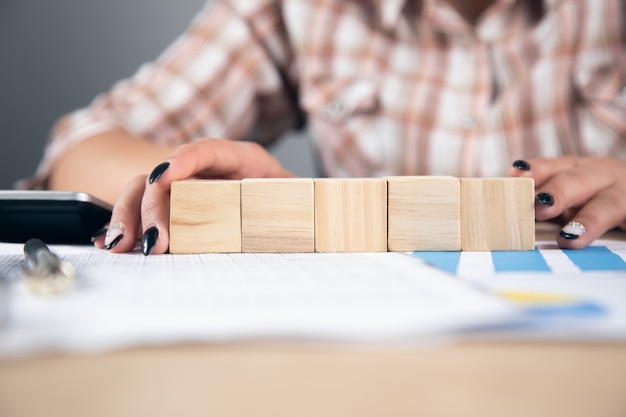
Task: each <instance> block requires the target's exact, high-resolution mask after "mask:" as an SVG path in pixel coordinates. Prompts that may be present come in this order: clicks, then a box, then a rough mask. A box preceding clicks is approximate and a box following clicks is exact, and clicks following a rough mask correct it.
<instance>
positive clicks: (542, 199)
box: [535, 165, 613, 220]
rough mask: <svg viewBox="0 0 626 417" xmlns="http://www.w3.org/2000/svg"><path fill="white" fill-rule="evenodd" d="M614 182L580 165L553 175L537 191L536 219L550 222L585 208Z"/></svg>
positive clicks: (608, 177) (589, 167)
mask: <svg viewBox="0 0 626 417" xmlns="http://www.w3.org/2000/svg"><path fill="white" fill-rule="evenodd" d="M612 181H613V179H612V178H611V177H610V176H607V175H602V174H601V173H598V172H597V169H593V168H592V167H591V166H589V165H578V166H576V167H574V168H569V169H565V170H563V171H560V172H558V173H555V174H553V175H552V176H551V177H550V178H549V179H548V180H546V181H545V182H544V183H543V184H542V185H541V186H540V187H538V188H537V194H536V205H535V217H536V218H537V220H548V219H552V218H554V217H557V216H559V215H560V214H562V213H564V212H566V211H567V210H570V209H572V208H577V207H582V206H583V205H584V204H586V203H587V201H589V200H590V199H591V198H592V197H593V196H594V195H596V194H597V193H598V192H600V191H601V190H604V189H607V188H609V186H610V185H611V184H612Z"/></svg>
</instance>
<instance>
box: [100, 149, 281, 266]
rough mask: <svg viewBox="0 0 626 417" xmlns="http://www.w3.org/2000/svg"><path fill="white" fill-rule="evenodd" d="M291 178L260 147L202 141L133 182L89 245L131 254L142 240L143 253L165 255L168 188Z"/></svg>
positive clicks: (180, 151)
mask: <svg viewBox="0 0 626 417" xmlns="http://www.w3.org/2000/svg"><path fill="white" fill-rule="evenodd" d="M280 177H293V174H291V173H290V172H289V171H287V170H285V169H284V168H283V167H282V165H281V164H280V163H279V162H278V160H276V158H274V157H273V156H272V155H271V154H270V153H269V152H267V150H265V149H264V148H263V147H262V146H260V145H258V144H257V143H254V142H237V141H230V140H223V139H212V138H203V139H198V140H196V141H194V142H190V143H187V144H185V145H182V146H180V147H178V148H177V149H176V150H175V151H174V152H173V153H172V154H171V155H170V156H169V157H168V158H166V160H165V161H164V162H163V163H161V164H159V165H158V166H157V167H156V168H154V170H153V171H152V173H151V174H150V175H148V176H146V175H140V176H137V177H135V178H133V179H132V180H131V181H130V182H129V183H128V184H127V186H126V188H125V189H124V191H123V192H122V194H121V195H120V197H119V198H118V199H117V201H116V203H115V205H114V207H113V213H112V215H111V221H110V223H109V226H108V230H107V232H106V234H105V235H104V236H98V237H97V238H96V239H94V245H95V246H96V247H99V248H105V249H107V250H110V251H111V252H116V253H120V252H130V251H132V250H133V249H134V248H135V246H136V242H137V240H138V237H139V236H141V237H142V244H141V246H142V252H143V253H144V255H149V254H151V253H154V254H157V253H165V252H167V250H168V247H169V203H170V199H169V196H170V187H171V184H172V182H174V181H178V180H183V179H188V178H205V179H210V178H212V179H215V178H222V179H243V178H280Z"/></svg>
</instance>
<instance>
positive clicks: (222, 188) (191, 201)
mask: <svg viewBox="0 0 626 417" xmlns="http://www.w3.org/2000/svg"><path fill="white" fill-rule="evenodd" d="M240 207H241V182H240V181H234V180H232V181H231V180H185V181H177V182H174V183H172V188H171V194H170V253H217V252H221V253H231V252H241V208H240Z"/></svg>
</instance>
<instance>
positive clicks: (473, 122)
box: [462, 115, 478, 130]
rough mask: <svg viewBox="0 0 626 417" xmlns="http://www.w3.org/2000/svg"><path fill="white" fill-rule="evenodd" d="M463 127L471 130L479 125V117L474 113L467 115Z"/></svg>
mask: <svg viewBox="0 0 626 417" xmlns="http://www.w3.org/2000/svg"><path fill="white" fill-rule="evenodd" d="M462 126H463V129H465V130H470V129H474V128H476V127H478V119H477V118H475V117H474V116H472V115H467V116H465V119H463V123H462Z"/></svg>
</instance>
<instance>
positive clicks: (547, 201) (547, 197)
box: [535, 193, 554, 206]
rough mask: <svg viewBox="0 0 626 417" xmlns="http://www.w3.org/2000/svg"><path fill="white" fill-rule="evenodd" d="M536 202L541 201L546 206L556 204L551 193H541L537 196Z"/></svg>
mask: <svg viewBox="0 0 626 417" xmlns="http://www.w3.org/2000/svg"><path fill="white" fill-rule="evenodd" d="M535 200H537V201H539V202H540V203H541V204H543V205H544V206H551V205H553V204H554V197H552V194H550V193H539V194H537V195H536V196H535Z"/></svg>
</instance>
